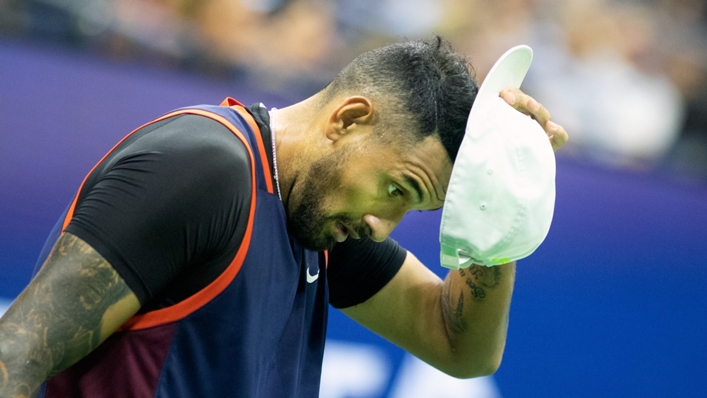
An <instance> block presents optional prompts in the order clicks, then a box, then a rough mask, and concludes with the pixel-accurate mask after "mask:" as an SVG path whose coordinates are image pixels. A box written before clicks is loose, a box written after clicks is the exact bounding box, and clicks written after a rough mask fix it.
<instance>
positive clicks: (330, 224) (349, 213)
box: [288, 137, 452, 250]
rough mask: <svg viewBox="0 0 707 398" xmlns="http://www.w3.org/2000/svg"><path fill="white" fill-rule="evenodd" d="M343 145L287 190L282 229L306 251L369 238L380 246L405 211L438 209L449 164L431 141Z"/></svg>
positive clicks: (435, 141)
mask: <svg viewBox="0 0 707 398" xmlns="http://www.w3.org/2000/svg"><path fill="white" fill-rule="evenodd" d="M374 140H375V139H374V138H368V139H363V140H361V141H358V142H356V141H354V142H349V143H347V144H345V145H344V146H343V147H341V148H340V149H338V150H336V151H334V152H331V153H329V154H328V155H327V156H324V157H323V158H321V159H319V160H318V161H316V162H315V163H313V164H312V165H311V167H310V168H309V171H308V173H307V175H306V177H305V179H304V181H303V182H301V183H299V184H297V186H295V187H293V190H292V193H291V197H290V206H289V208H290V212H289V222H288V228H289V229H290V232H291V233H293V234H294V235H295V236H296V237H297V238H298V240H299V241H300V243H301V244H302V245H303V246H304V247H306V248H308V249H311V250H324V249H327V248H330V247H331V246H332V245H333V244H334V242H343V241H344V240H346V238H347V237H348V236H349V235H350V236H351V237H352V238H356V239H359V238H366V237H370V238H371V239H373V240H374V241H383V240H385V239H386V238H387V237H388V235H389V234H390V232H391V231H392V230H393V228H394V227H395V226H396V225H397V224H398V223H399V222H400V220H401V219H402V217H403V215H404V214H405V213H407V212H408V211H410V210H433V209H438V208H440V207H442V204H443V203H444V195H445V192H446V189H447V185H448V183H449V178H450V175H451V170H452V163H451V160H450V159H449V156H448V155H447V153H446V151H445V149H444V147H443V146H442V144H441V143H440V141H439V139H438V138H436V137H428V138H426V139H425V140H423V141H421V142H419V143H417V144H414V145H408V146H404V145H395V144H382V143H378V142H375V143H374V142H373V141H374Z"/></svg>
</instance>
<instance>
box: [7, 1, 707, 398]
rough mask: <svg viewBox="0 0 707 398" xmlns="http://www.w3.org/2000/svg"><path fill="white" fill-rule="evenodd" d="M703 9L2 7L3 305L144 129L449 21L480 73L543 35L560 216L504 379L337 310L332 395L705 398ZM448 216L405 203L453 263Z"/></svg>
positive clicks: (539, 83)
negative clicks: (562, 136) (64, 219)
mask: <svg viewBox="0 0 707 398" xmlns="http://www.w3.org/2000/svg"><path fill="white" fill-rule="evenodd" d="M197 4H198V5H197ZM691 7H692V8H691ZM668 11H669V12H668ZM704 11H705V6H704V2H703V1H697V0H695V1H651V2H625V1H622V2H618V1H614V2H612V1H603V2H599V1H584V2H582V1H569V2H564V3H563V4H562V6H561V7H560V6H559V4H558V3H557V2H553V1H550V0H544V1H540V0H538V1H522V0H517V1H510V0H504V1H499V2H493V4H491V2H484V3H481V2H479V1H467V2H464V1H452V0H449V1H445V2H434V1H423V0H416V1H413V2H408V3H406V4H405V5H401V4H400V2H397V1H381V2H372V1H362V2H347V3H345V2H337V1H307V0H301V1H285V2H282V1H270V2H266V1H260V2H259V1H236V0H232V1H227V0H213V1H210V2H204V3H196V2H191V1H187V0H181V1H177V0H173V1H168V0H161V1H158V0H153V1H147V0H130V1H123V2H113V1H108V0H104V1H94V2H82V1H75V2H56V1H48V0H47V1H8V0H0V312H1V311H2V310H3V308H4V306H6V305H7V303H9V302H10V301H11V300H12V299H13V298H14V297H15V296H16V295H17V294H19V292H20V291H21V290H22V289H23V287H24V286H25V285H26V284H27V283H28V282H29V278H30V275H31V272H32V269H33V267H34V262H35V260H36V257H37V256H38V254H39V250H40V249H41V247H42V245H43V243H44V238H45V237H46V235H47V234H48V232H49V230H50V229H51V227H52V226H53V224H54V223H55V221H56V219H57V217H58V216H59V215H60V213H61V212H62V211H63V209H64V208H65V207H66V205H67V204H68V202H69V201H70V200H71V198H72V195H73V194H74V193H75V191H76V189H77V188H78V186H79V184H80V182H81V180H82V178H83V176H84V175H85V174H86V173H87V172H88V170H90V168H91V167H92V166H93V164H94V163H95V162H97V161H98V160H99V159H100V158H101V157H102V156H103V154H104V153H105V152H106V151H107V150H109V149H110V148H111V147H112V146H113V144H114V143H115V142H117V140H119V139H120V138H122V137H123V136H124V135H125V134H127V133H128V132H129V131H131V130H132V129H133V128H135V127H137V126H139V125H141V124H143V123H144V122H147V121H149V120H152V119H154V118H155V117H157V116H159V115H161V114H163V113H166V112H168V111H170V110H172V109H174V108H178V107H182V106H186V105H193V104H200V103H210V104H214V103H219V102H220V101H221V100H222V99H223V98H225V97H226V96H233V97H235V98H237V99H238V100H240V101H241V102H244V103H251V102H256V101H258V102H263V103H265V104H266V105H267V106H269V107H271V106H275V107H282V106H286V105H287V104H289V103H292V102H293V101H296V100H298V99H302V98H304V97H306V96H308V95H310V94H311V93H313V92H314V91H316V90H317V89H318V88H320V87H321V86H322V85H323V84H325V83H326V81H328V79H331V78H332V77H333V74H334V73H335V72H336V71H337V70H338V69H339V68H340V67H341V66H343V65H345V64H346V63H347V62H348V61H349V60H351V59H352V58H353V57H354V56H355V55H356V54H358V53H360V52H361V51H365V50H367V49H370V48H374V47H376V46H378V45H381V44H384V43H387V42H390V41H391V40H395V38H398V37H400V36H401V35H405V36H407V37H417V36H426V35H428V34H429V33H431V32H432V31H437V32H440V33H443V34H445V36H446V37H448V38H450V39H451V40H452V42H453V44H454V45H455V46H456V47H457V48H458V49H459V50H462V51H464V52H466V53H468V54H470V55H471V56H472V61H473V63H474V65H475V66H476V69H477V74H478V76H479V79H480V80H482V78H483V75H484V73H485V72H486V71H487V70H488V68H489V67H490V65H491V63H492V62H493V61H494V60H495V59H496V58H497V57H498V56H499V55H500V54H501V53H502V52H503V51H504V50H505V49H506V48H508V47H510V46H512V45H514V44H519V43H527V44H530V45H531V46H533V47H534V48H535V50H536V58H535V61H534V64H533V66H532V68H531V74H530V76H529V77H528V79H527V82H526V83H527V85H526V86H524V88H525V89H526V90H528V91H529V92H530V93H531V94H533V95H535V96H536V97H537V98H538V100H540V101H541V102H543V103H544V104H545V105H547V107H548V108H549V109H550V111H551V112H553V115H554V116H555V120H557V121H558V122H559V123H561V124H563V125H565V127H567V130H568V131H569V132H570V134H571V135H572V143H571V145H568V147H567V148H566V150H563V152H564V153H560V154H559V158H558V175H557V207H556V212H555V219H554V222H553V226H552V229H551V231H550V234H549V236H548V238H547V240H546V241H545V243H544V244H543V245H542V246H541V247H540V248H539V249H538V251H537V252H536V253H535V254H533V255H532V256H531V257H530V258H528V259H526V260H523V261H521V262H520V263H519V265H518V271H517V282H516V290H515V294H514V299H513V304H512V308H511V320H510V329H509V335H508V343H507V347H506V353H505V356H504V361H503V364H502V366H501V368H500V370H499V371H498V372H497V373H496V374H495V375H494V376H492V377H490V378H482V379H477V380H472V381H459V380H455V379H451V378H447V377H446V376H442V375H440V374H439V373H438V372H436V371H434V370H432V369H431V368H429V367H426V366H425V365H421V364H420V363H419V362H417V361H416V360H414V359H412V358H411V357H409V356H407V355H406V354H404V353H403V352H402V351H401V350H399V349H397V348H395V347H394V346H392V345H390V344H388V343H387V342H385V341H383V340H382V339H380V338H378V337H377V336H375V335H373V334H371V333H370V332H368V331H366V330H364V329H362V328H361V327H359V326H358V325H356V324H355V323H354V322H352V321H351V320H349V319H348V318H346V317H345V316H343V315H342V314H341V313H340V312H338V311H336V310H334V309H332V310H331V315H330V318H331V322H330V326H329V341H328V343H327V353H326V356H325V372H324V375H323V380H322V394H321V396H322V397H332V398H333V397H341V398H343V397H361V398H374V397H375V398H377V397H394V398H397V397H421V398H422V397H435V398H438V397H442V398H444V397H450V398H452V397H596V396H601V397H702V396H706V395H707V379H705V378H704V373H705V369H707V305H706V304H705V303H707V265H706V263H707V172H706V170H707V163H706V162H705V159H707V149H706V148H707V146H705V139H704V138H705V136H707V134H706V133H705V131H706V130H705V119H704V118H705V114H706V113H707V106H705V101H704V97H705V94H704V93H705V91H706V90H702V88H706V87H707V85H705V81H707V79H706V78H705V76H707V69H706V68H705V65H707V63H705V58H704V57H705V48H707V46H705V45H704V43H706V42H707V41H704V40H702V39H704V15H705V14H704ZM458 15H463V16H466V18H462V19H461V20H460V17H458ZM582 15H583V16H585V17H586V16H589V15H592V16H597V18H588V17H587V18H584V19H583V18H579V17H578V16H582ZM455 16H457V17H455ZM629 16H630V17H629ZM620 17H621V18H623V19H622V21H623V22H622V23H621V24H618V23H617V22H616V21H615V20H614V19H612V18H615V19H616V18H620ZM624 17H625V18H624ZM580 22H581V24H580ZM625 25H627V26H625ZM580 27H581V29H580ZM657 31H661V32H663V34H662V35H660V38H659V39H657V38H656V37H657V35H656V32H657ZM629 33H630V34H629ZM670 40H673V41H670ZM439 217H440V213H439V212H436V213H435V212H429V213H415V214H410V215H409V216H408V217H407V218H406V219H405V220H404V221H403V223H402V224H401V225H400V226H399V227H398V228H397V230H396V231H395V232H394V237H395V238H396V239H398V240H399V241H400V242H401V243H402V244H403V245H404V246H405V247H406V248H408V249H410V250H411V251H413V252H414V253H415V254H416V255H417V256H418V257H419V258H420V259H421V260H422V261H423V262H425V263H426V264H429V265H430V268H431V269H432V270H433V271H435V272H437V273H438V274H439V275H440V276H443V273H444V270H443V269H442V268H441V267H439V266H438V265H437V264H438V253H439V245H438V235H437V234H438V225H439Z"/></svg>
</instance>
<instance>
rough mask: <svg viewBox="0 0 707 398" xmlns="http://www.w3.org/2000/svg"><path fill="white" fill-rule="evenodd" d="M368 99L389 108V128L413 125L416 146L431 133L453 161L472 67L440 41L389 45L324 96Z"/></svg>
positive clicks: (361, 60)
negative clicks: (349, 94) (438, 139)
mask: <svg viewBox="0 0 707 398" xmlns="http://www.w3.org/2000/svg"><path fill="white" fill-rule="evenodd" d="M341 92H345V93H358V94H362V95H368V96H370V97H372V98H373V99H377V100H379V101H383V102H384V103H386V104H390V105H391V108H392V109H391V110H389V113H394V115H392V116H390V115H389V116H388V119H387V120H383V119H384V118H385V116H384V117H383V118H382V120H381V123H382V124H383V125H384V126H390V125H392V124H393V123H395V124H397V125H399V126H409V127H410V128H406V129H404V130H405V131H410V132H411V133H412V135H413V136H412V137H411V138H412V139H413V142H419V141H420V140H422V139H424V138H425V137H428V136H430V135H433V134H437V135H439V138H440V140H441V142H442V145H444V148H445V149H446V150H447V153H448V154H449V157H450V158H451V159H452V161H454V160H455V159H456V156H457V152H458V151H459V146H460V145H461V141H462V138H463V137H464V131H465V127H466V121H467V118H468V116H469V110H470V109H471V105H472V103H473V102H474V98H476V93H477V92H478V86H477V84H476V79H475V77H474V74H473V68H472V66H471V64H470V63H469V62H468V61H467V59H466V57H465V56H464V55H463V54H460V53H455V52H454V51H453V50H452V46H451V45H450V44H449V42H447V41H445V40H443V39H442V38H441V37H439V36H434V37H433V38H432V39H430V40H415V41H407V42H402V43H395V44H391V45H388V46H385V47H382V48H379V49H376V50H373V51H369V52H366V53H364V54H362V55H360V56H358V57H357V58H356V59H354V60H353V61H352V62H351V63H350V64H349V65H348V66H346V68H344V69H343V70H342V71H341V72H340V73H339V75H338V76H337V77H336V78H335V79H334V81H332V82H331V83H330V84H329V86H327V88H326V89H325V93H327V95H325V97H327V98H331V97H333V96H334V95H336V94H338V93H341Z"/></svg>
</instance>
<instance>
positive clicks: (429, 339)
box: [0, 89, 567, 398]
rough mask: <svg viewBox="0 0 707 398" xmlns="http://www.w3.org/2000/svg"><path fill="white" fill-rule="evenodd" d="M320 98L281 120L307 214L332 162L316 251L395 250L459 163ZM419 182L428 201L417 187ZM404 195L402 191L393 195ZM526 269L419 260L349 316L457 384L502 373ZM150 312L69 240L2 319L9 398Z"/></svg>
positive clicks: (365, 102) (3, 392) (282, 147)
mask: <svg viewBox="0 0 707 398" xmlns="http://www.w3.org/2000/svg"><path fill="white" fill-rule="evenodd" d="M501 96H502V97H503V98H504V99H505V100H506V101H507V102H509V103H510V104H511V105H513V106H514V107H515V108H516V109H518V110H519V111H521V112H523V113H526V114H528V115H530V116H532V117H533V118H534V119H535V120H537V121H538V123H540V125H541V126H543V128H544V129H545V131H546V132H547V133H548V137H549V141H550V143H551V144H552V145H553V148H554V149H555V150H557V149H559V148H560V147H561V146H562V145H564V143H565V142H566V141H567V134H566V132H565V131H564V129H562V127H561V126H559V125H557V124H555V123H553V122H552V121H551V120H550V119H551V118H550V114H549V113H548V112H547V110H545V109H544V108H543V107H542V106H541V105H540V104H539V103H537V101H535V100H534V99H532V98H530V97H528V96H527V95H525V94H523V93H522V92H520V91H519V90H512V89H507V90H504V91H503V92H502V93H501ZM319 103H320V102H319V101H318V99H317V98H316V96H315V97H313V98H310V99H308V100H305V101H303V102H301V103H298V104H295V105H292V106H291V107H288V108H284V109H282V110H280V111H279V112H278V113H277V114H275V115H274V117H273V124H274V125H275V129H276V131H277V135H276V139H277V140H276V145H277V160H278V165H279V167H280V182H281V188H282V191H283V202H284V205H285V208H286V209H287V211H288V214H290V213H296V211H297V208H298V206H299V204H300V203H301V202H302V200H303V198H304V197H305V195H306V194H307V193H308V192H310V191H308V190H307V188H308V186H307V176H308V173H309V172H310V170H311V168H312V165H313V164H315V163H316V162H318V161H321V160H322V159H326V158H327V157H329V158H331V159H337V158H338V160H332V162H333V163H329V164H326V162H325V165H329V166H332V167H333V168H334V170H335V172H332V176H333V178H331V179H328V180H327V181H325V183H324V184H323V185H322V186H321V187H319V188H320V189H321V190H322V193H323V194H322V195H321V197H322V199H321V200H320V201H319V202H318V206H319V207H318V210H319V211H320V212H321V213H322V214H323V216H324V218H323V219H322V222H323V223H322V224H321V225H320V226H319V229H318V232H317V233H315V234H314V235H315V236H314V237H313V239H312V241H313V242H314V243H317V244H321V245H329V244H331V243H332V242H333V241H334V240H339V241H340V240H343V239H346V237H347V235H349V234H350V235H352V237H354V238H361V237H364V236H370V238H371V239H374V240H376V241H382V240H384V239H385V238H386V237H387V236H388V235H389V234H390V232H391V231H392V230H393V228H395V226H396V225H397V224H398V223H399V222H400V220H401V219H402V217H403V216H404V215H405V213H407V212H408V211H410V210H430V209H437V208H439V207H441V206H442V204H443V202H444V193H445V191H446V187H447V184H448V182H449V177H450V174H451V166H452V164H451V161H450V160H449V158H448V157H447V155H446V152H445V151H444V148H443V147H442V145H441V144H440V142H439V141H438V140H437V139H435V138H428V139H425V140H424V141H422V142H420V143H418V144H417V145H416V146H415V147H413V148H410V147H405V148H401V147H399V146H397V147H396V146H382V145H372V144H371V142H372V141H371V138H372V137H373V134H374V132H375V127H376V124H377V123H379V120H380V115H379V111H378V109H377V107H376V106H375V104H374V103H373V102H372V101H371V100H370V99H368V98H366V97H361V96H353V97H344V98H335V99H333V100H332V101H330V102H329V103H327V104H325V106H324V107H323V108H322V107H321V106H319V105H318V104H319ZM413 180H414V181H416V182H417V184H416V185H418V186H419V188H420V192H419V193H418V192H417V190H416V189H414V187H413V185H412V184H411V183H410V181H413ZM391 186H393V187H394V188H395V189H391ZM514 276H515V264H514V263H510V264H504V265H501V266H498V267H493V268H485V267H480V266H476V265H473V266H472V267H470V268H468V269H465V270H461V271H452V272H450V273H449V274H448V275H447V277H446V278H445V279H444V280H440V279H439V278H438V277H437V276H436V275H435V274H434V273H432V272H431V271H430V270H429V269H428V268H427V267H426V266H425V265H423V264H422V263H421V262H420V261H419V260H417V258H415V256H414V255H412V254H411V253H409V254H408V256H407V258H406V260H405V262H404V264H403V266H402V268H401V270H400V271H399V272H398V274H397V275H396V276H395V277H394V278H393V279H392V280H391V281H390V282H389V283H388V284H387V285H386V286H385V287H384V288H383V289H381V290H380V291H379V292H378V293H376V294H375V295H374V296H373V297H371V298H370V299H368V300H367V301H366V302H364V303H362V304H360V305H357V306H355V307H351V308H347V309H344V313H346V314H347V315H348V316H350V317H352V318H353V319H355V320H357V321H358V322H360V323H361V324H363V325H364V326H366V327H368V328H369V329H371V330H373V331H374V332H376V333H378V334H380V335H381V336H383V337H385V338H387V339H388V340H390V341H392V342H393V343H395V344H397V345H399V346H400V347H402V348H404V349H406V350H407V351H409V352H411V353H412V354H414V355H416V356H418V357H420V358H421V359H423V360H425V361H426V362H428V363H430V364H431V365H433V366H435V367H437V368H439V369H440V370H442V371H444V372H447V373H449V374H450V375H453V376H457V377H474V376H480V375H485V374H490V373H493V372H494V371H495V370H496V369H497V368H498V366H499V364H500V361H501V357H502V354H503V348H504V346H505V338H506V330H507V326H508V309H509V307H510V300H511V295H512V291H513V282H514ZM138 310H139V302H138V300H137V297H136V296H135V295H134V294H133V293H132V292H131V291H130V289H129V288H128V286H127V285H126V284H125V281H124V280H123V279H122V278H121V277H120V276H119V275H118V274H117V273H116V272H115V270H114V269H113V267H112V266H111V265H110V264H109V263H108V262H107V261H106V260H105V259H104V258H103V257H101V255H100V254H99V253H97V252H96V251H95V250H94V249H93V248H91V247H90V246H89V245H88V244H86V243H85V242H83V241H82V240H81V239H79V238H78V237H76V236H73V235H71V234H68V233H64V234H62V235H61V236H60V238H59V239H58V240H57V242H56V243H55V245H54V247H53V249H52V252H51V254H50V255H49V257H48V259H47V260H46V262H45V263H44V264H43V266H42V269H41V270H40V272H39V273H38V274H37V276H36V277H35V278H34V279H33V280H32V282H31V283H30V284H29V286H28V287H27V288H26V289H25V290H24V291H23V292H22V293H21V294H20V296H19V297H18V298H17V299H16V300H15V302H14V303H13V304H12V306H11V307H10V308H9V309H8V311H7V313H6V314H5V315H4V316H3V318H2V319H0V397H3V398H4V397H32V396H35V395H36V392H37V390H38V388H39V387H40V385H41V383H42V382H44V381H45V380H46V379H47V378H49V377H51V376H52V375H54V374H56V373H58V372H60V371H62V370H63V369H65V368H67V367H69V366H71V365H72V364H74V363H75V362H76V361H78V360H79V359H81V358H83V357H84V356H86V355H87V354H88V353H90V352H91V351H92V350H93V349H95V348H96V347H97V346H98V345H99V344H101V343H102V342H103V341H104V340H105V339H106V338H108V337H109V336H110V335H111V334H112V333H114V332H115V330H117V328H118V327H119V326H120V325H122V324H123V323H124V322H125V321H127V320H128V319H129V318H130V317H131V316H132V315H134V314H135V313H136V312H137V311H138Z"/></svg>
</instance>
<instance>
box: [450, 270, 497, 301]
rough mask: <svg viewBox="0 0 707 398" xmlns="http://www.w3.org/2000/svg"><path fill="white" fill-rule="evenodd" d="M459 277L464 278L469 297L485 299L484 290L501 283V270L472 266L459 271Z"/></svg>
mask: <svg viewBox="0 0 707 398" xmlns="http://www.w3.org/2000/svg"><path fill="white" fill-rule="evenodd" d="M459 275H461V276H462V277H465V278H466V280H465V283H466V285H467V286H468V287H469V289H470V290H471V296H472V297H474V298H475V299H483V298H485V297H486V291H485V290H484V288H486V289H493V288H495V287H496V286H498V284H499V283H500V281H501V270H500V268H499V267H482V266H480V265H477V264H472V265H471V266H470V267H469V268H467V269H465V270H464V269H460V270H459Z"/></svg>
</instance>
